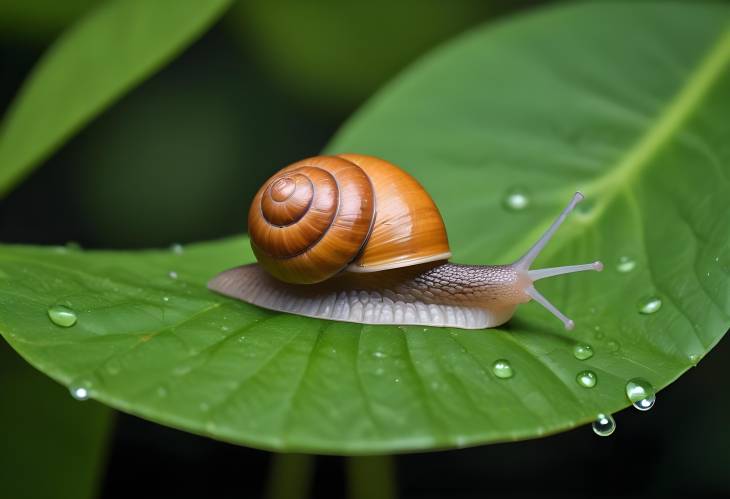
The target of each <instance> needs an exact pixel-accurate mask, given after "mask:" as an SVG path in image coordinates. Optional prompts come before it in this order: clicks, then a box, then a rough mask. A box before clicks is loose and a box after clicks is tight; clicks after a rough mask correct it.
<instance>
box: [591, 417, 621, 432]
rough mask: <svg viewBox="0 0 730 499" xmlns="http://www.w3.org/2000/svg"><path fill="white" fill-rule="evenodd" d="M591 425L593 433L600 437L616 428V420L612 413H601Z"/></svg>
mask: <svg viewBox="0 0 730 499" xmlns="http://www.w3.org/2000/svg"><path fill="white" fill-rule="evenodd" d="M591 426H592V427H593V433H595V434H596V435H598V436H599V437H607V436H609V435H610V434H611V433H613V432H614V430H615V429H616V421H614V419H613V416H611V415H610V414H599V415H598V416H597V417H596V420H595V421H593V424H592V425H591Z"/></svg>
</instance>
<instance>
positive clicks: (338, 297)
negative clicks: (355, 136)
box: [208, 154, 603, 330]
mask: <svg viewBox="0 0 730 499" xmlns="http://www.w3.org/2000/svg"><path fill="white" fill-rule="evenodd" d="M582 199H583V195H582V194H580V193H579V192H576V193H575V194H574V195H573V198H572V199H571V201H570V203H569V204H568V206H567V207H566V208H565V209H564V210H563V211H562V213H561V214H560V215H559V216H558V217H557V219H556V220H555V221H554V222H553V224H552V225H551V226H550V227H549V228H548V229H547V231H546V232H545V234H544V235H543V236H542V237H541V238H540V239H539V240H538V241H537V243H535V245H534V246H532V248H530V249H529V250H528V251H527V253H525V254H524V256H522V257H521V258H519V259H518V260H517V261H515V262H514V263H512V264H510V265H460V264H455V263H449V262H448V260H449V258H450V257H451V251H450V249H449V243H448V239H447V236H446V228H445V226H444V222H443V220H442V218H441V214H440V213H439V211H438V208H437V207H436V205H435V203H434V202H433V200H432V199H431V197H430V196H429V195H428V193H427V192H426V191H425V190H424V188H423V187H422V186H421V185H420V184H419V183H418V181H417V180H416V179H415V178H413V177H412V176H411V175H409V174H408V173H406V172H405V171H403V170H401V169H400V168H398V167H397V166H395V165H393V164H391V163H389V162H387V161H384V160H382V159H380V158H376V157H373V156H365V155H359V154H340V155H336V156H334V155H333V156H316V157H312V158H308V159H304V160H302V161H298V162H296V163H293V164H291V165H289V166H287V167H286V168H284V169H282V170H280V171H279V172H278V173H276V174H275V175H274V176H273V177H271V178H270V179H269V180H268V181H267V182H266V183H265V184H264V185H263V186H262V187H261V189H260V190H259V191H258V193H257V194H256V196H255V197H254V199H253V202H252V204H251V208H250V210H249V215H248V226H249V234H250V238H251V247H252V249H253V252H254V254H255V256H256V258H257V260H258V264H250V265H244V266H240V267H236V268H233V269H230V270H227V271H225V272H222V273H221V274H219V275H217V276H216V277H214V278H213V279H212V280H211V281H210V282H209V284H208V287H209V289H211V290H213V291H215V292H217V293H220V294H223V295H226V296H229V297H233V298H237V299H240V300H243V301H245V302H248V303H251V304H254V305H257V306H259V307H263V308H266V309H271V310H277V311H281V312H288V313H292V314H298V315H304V316H308V317H316V318H320V319H330V320H337V321H347V322H358V323H363V324H396V325H405V324H413V325H423V326H448V327H456V328H464V329H482V328H489V327H495V326H499V325H501V324H504V323H505V322H507V321H508V320H509V319H510V318H511V317H512V315H513V314H514V312H515V310H516V308H517V305H519V304H522V303H526V302H528V301H530V300H531V299H532V300H535V301H536V302H538V303H540V304H541V305H542V306H544V307H545V308H546V309H547V310H549V311H550V312H551V313H552V314H553V315H555V316H556V317H558V318H559V319H560V320H561V321H562V322H563V324H564V325H565V328H566V329H568V330H570V329H572V328H573V327H574V323H573V321H572V320H570V319H569V318H567V317H566V316H565V315H563V314H562V313H561V312H560V311H559V310H558V309H557V308H555V307H554V306H553V305H552V304H551V303H550V302H549V301H548V300H547V299H546V298H545V297H544V296H543V295H541V294H540V293H539V292H538V291H537V289H535V287H534V285H533V284H534V282H535V281H537V280H540V279H544V278H546V277H552V276H557V275H561V274H569V273H573V272H581V271H585V270H596V271H601V270H602V269H603V264H601V262H593V263H588V264H583V265H569V266H565V267H556V268H547V269H538V270H531V269H530V265H531V264H532V262H533V260H535V258H536V257H537V256H538V254H539V253H540V251H541V250H542V249H543V247H544V246H545V245H546V244H547V243H548V241H549V240H550V238H551V237H552V236H553V234H554V233H555V231H556V230H557V229H558V227H560V225H561V224H562V223H563V221H564V220H565V218H566V217H567V215H568V214H569V213H570V212H571V211H572V210H573V208H574V207H575V205H576V204H577V203H578V202H580V201H581V200H582Z"/></svg>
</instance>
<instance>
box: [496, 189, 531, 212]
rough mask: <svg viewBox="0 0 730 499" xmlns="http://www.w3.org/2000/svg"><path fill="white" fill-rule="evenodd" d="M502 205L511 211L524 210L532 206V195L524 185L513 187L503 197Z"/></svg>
mask: <svg viewBox="0 0 730 499" xmlns="http://www.w3.org/2000/svg"><path fill="white" fill-rule="evenodd" d="M502 206H504V207H505V208H506V209H507V210H509V211H522V210H524V209H527V208H528V207H529V206H530V195H529V193H528V191H527V189H525V188H523V187H512V188H510V189H508V190H507V192H506V193H505V195H504V198H503V199H502Z"/></svg>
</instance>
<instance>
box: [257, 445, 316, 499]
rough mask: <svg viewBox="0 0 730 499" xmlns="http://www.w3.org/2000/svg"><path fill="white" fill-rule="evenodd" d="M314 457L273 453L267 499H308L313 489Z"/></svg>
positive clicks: (267, 485) (265, 495)
mask: <svg viewBox="0 0 730 499" xmlns="http://www.w3.org/2000/svg"><path fill="white" fill-rule="evenodd" d="M313 472H314V456H311V455H309V454H279V453H273V454H272V457H271V465H270V467H269V479H268V483H267V484H266V493H265V494H264V497H265V498H266V499H307V498H308V497H309V493H310V491H311V489H312V477H313V475H314V473H313Z"/></svg>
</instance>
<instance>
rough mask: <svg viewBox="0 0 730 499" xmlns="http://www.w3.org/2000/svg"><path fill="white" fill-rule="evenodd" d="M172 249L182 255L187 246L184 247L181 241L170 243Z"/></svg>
mask: <svg viewBox="0 0 730 499" xmlns="http://www.w3.org/2000/svg"><path fill="white" fill-rule="evenodd" d="M170 251H172V252H173V253H175V254H176V255H182V254H183V252H184V251H185V248H183V245H182V244H180V243H174V244H171V245H170Z"/></svg>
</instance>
